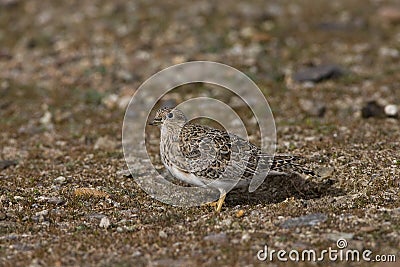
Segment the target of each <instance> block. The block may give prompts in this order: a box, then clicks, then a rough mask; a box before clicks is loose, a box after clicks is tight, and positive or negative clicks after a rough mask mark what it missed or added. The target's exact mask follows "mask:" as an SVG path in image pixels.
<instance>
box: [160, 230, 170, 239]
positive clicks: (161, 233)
mask: <svg viewBox="0 0 400 267" xmlns="http://www.w3.org/2000/svg"><path fill="white" fill-rule="evenodd" d="M158 236H159V237H161V238H167V237H168V235H167V233H165V232H164V231H163V230H161V231H160V232H158Z"/></svg>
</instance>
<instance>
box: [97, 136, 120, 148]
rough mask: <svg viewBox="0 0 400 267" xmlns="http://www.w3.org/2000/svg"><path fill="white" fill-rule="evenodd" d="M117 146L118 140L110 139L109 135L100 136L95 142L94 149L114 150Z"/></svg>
mask: <svg viewBox="0 0 400 267" xmlns="http://www.w3.org/2000/svg"><path fill="white" fill-rule="evenodd" d="M116 147H117V142H115V141H114V140H111V139H109V138H108V137H107V136H103V137H99V138H98V139H97V141H96V143H95V144H94V149H100V150H114V149H115V148H116Z"/></svg>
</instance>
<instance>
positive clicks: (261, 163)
mask: <svg viewBox="0 0 400 267" xmlns="http://www.w3.org/2000/svg"><path fill="white" fill-rule="evenodd" d="M150 124H151V125H159V126H161V140H160V154H161V160H162V162H163V164H164V165H165V167H166V168H167V169H168V171H169V172H170V173H171V174H172V175H173V176H174V177H176V178H177V179H179V180H182V181H184V182H186V183H189V184H193V185H197V186H210V185H209V184H210V183H211V182H214V183H213V185H212V186H211V187H214V188H217V189H218V190H220V192H221V198H220V200H219V201H218V207H217V210H218V211H219V210H220V209H221V206H222V203H223V201H224V198H225V194H226V191H227V190H229V189H230V188H231V187H232V183H234V182H236V181H237V184H236V186H237V187H239V186H247V185H248V184H249V183H250V181H251V179H252V177H253V176H254V175H256V174H257V173H259V170H266V169H268V167H270V171H271V172H273V173H287V172H297V173H302V174H307V175H315V174H314V172H313V171H312V170H309V169H306V168H303V167H302V166H301V165H300V164H298V163H296V162H295V161H296V160H298V158H297V157H295V156H286V155H275V156H274V157H272V156H271V155H267V154H264V153H262V152H261V150H260V148H259V147H257V146H255V145H253V144H252V143H250V142H248V141H247V140H244V139H243V138H241V137H239V136H237V135H234V134H230V133H227V132H225V131H222V130H219V129H215V128H211V127H207V126H203V125H198V124H192V123H187V119H186V117H185V115H184V114H183V112H182V111H180V110H178V109H171V108H162V109H160V110H158V111H157V113H156V116H155V117H154V120H153V121H152V122H151V123H150ZM257 166H258V169H257ZM216 181H217V182H216Z"/></svg>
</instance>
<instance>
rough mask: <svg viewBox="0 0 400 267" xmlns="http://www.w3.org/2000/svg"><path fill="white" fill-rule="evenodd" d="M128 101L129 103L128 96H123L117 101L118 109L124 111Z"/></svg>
mask: <svg viewBox="0 0 400 267" xmlns="http://www.w3.org/2000/svg"><path fill="white" fill-rule="evenodd" d="M130 101H131V97H130V96H123V97H121V98H120V99H119V100H118V107H119V108H120V109H122V110H125V109H126V107H127V106H128V104H129V102H130Z"/></svg>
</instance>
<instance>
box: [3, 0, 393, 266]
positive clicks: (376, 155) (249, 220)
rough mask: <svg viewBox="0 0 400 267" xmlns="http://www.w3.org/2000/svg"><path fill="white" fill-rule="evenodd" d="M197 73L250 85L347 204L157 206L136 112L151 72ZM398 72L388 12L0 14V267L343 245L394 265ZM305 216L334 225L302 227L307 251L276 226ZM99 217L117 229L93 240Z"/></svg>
mask: <svg viewBox="0 0 400 267" xmlns="http://www.w3.org/2000/svg"><path fill="white" fill-rule="evenodd" d="M192 60H210V61H217V62H221V63H224V64H228V65H231V66H233V67H235V68H237V69H239V70H240V71H243V72H244V73H246V74H247V75H248V76H249V77H251V78H252V79H253V80H254V82H255V83H256V84H257V85H258V86H259V87H260V88H261V90H262V91H263V93H264V94H265V96H266V98H267V99H268V101H269V104H270V107H271V109H272V111H273V113H274V116H275V120H276V124H277V136H278V152H282V153H294V154H300V155H303V156H305V157H307V158H308V159H309V160H310V161H311V162H314V163H316V165H318V164H320V165H323V166H329V167H330V168H333V169H334V170H335V172H334V175H333V176H332V178H331V180H332V181H331V183H333V184H334V187H337V188H340V191H341V192H342V193H341V194H340V196H339V195H338V194H335V193H333V195H332V194H328V193H326V192H322V193H321V192H320V191H318V190H319V189H317V187H318V186H317V187H313V188H314V189H315V192H314V191H313V192H312V193H307V192H302V193H293V192H294V191H295V190H294V188H289V189H288V192H289V193H288V192H286V193H285V194H284V195H282V196H280V197H279V196H277V194H278V193H276V192H275V191H274V192H275V193H274V194H275V195H273V197H269V198H266V199H264V200H263V201H261V200H260V201H255V202H245V203H243V202H242V201H241V200H240V199H239V200H235V199H231V200H229V198H228V199H227V203H228V205H227V211H226V212H225V213H223V214H220V215H218V216H217V215H215V214H214V213H212V212H210V211H209V210H207V209H206V208H191V209H188V210H183V209H179V208H173V207H169V206H166V205H163V204H162V203H159V202H157V201H154V200H152V199H150V198H149V197H148V196H147V195H146V194H145V193H144V192H142V191H141V190H140V188H138V187H137V186H136V185H135V183H133V182H132V178H129V177H125V176H124V175H123V173H121V170H124V169H126V167H125V162H124V158H123V154H122V151H121V127H122V121H123V115H124V112H125V108H126V106H127V104H128V103H129V100H130V98H131V97H132V95H133V93H134V92H135V90H136V89H137V88H138V87H139V86H140V84H141V83H142V82H143V81H144V80H146V79H147V78H149V77H150V76H151V75H153V74H154V73H156V72H157V71H160V70H162V69H163V68H166V67H168V66H171V65H173V64H177V63H182V62H186V61H192ZM399 60H400V5H399V2H398V1H397V0H350V1H328V0H320V1H311V0H303V1H288V0H279V1H278V0H270V1H246V2H239V1H232V0H227V1H220V2H216V1H196V2H195V3H190V2H189V1H148V0H146V1H120V0H117V1H101V0H99V1H88V0H83V1H47V0H44V1H22V0H0V128H1V132H0V181H1V182H0V183H1V199H0V200H1V202H0V203H1V205H0V207H1V209H0V223H1V226H2V228H1V235H2V236H4V238H2V239H1V242H2V248H3V249H1V250H0V255H1V258H2V259H1V260H0V263H2V264H3V263H4V264H5V265H7V264H11V263H13V264H17V263H18V264H17V265H29V264H33V265H31V266H40V265H59V266H62V265H68V264H69V265H80V264H82V263H83V262H89V263H92V264H105V265H107V264H111V265H113V264H117V263H120V264H124V263H125V264H127V263H129V262H131V260H132V258H135V259H136V262H137V263H138V264H140V265H147V264H150V263H154V264H156V263H157V262H158V261H160V262H159V263H160V264H161V265H162V264H163V263H165V264H166V265H179V264H180V263H182V264H206V263H208V264H214V263H216V262H220V261H221V260H222V261H223V262H225V263H231V264H233V263H237V262H240V263H243V264H244V263H249V262H252V261H254V259H255V258H254V255H255V253H256V252H257V251H258V249H261V248H262V247H259V245H263V244H264V243H265V242H269V243H270V244H276V246H278V247H279V248H285V247H293V246H295V247H296V246H298V247H303V248H304V247H307V246H310V244H314V245H315V244H320V245H321V246H324V245H325V247H324V248H326V246H327V245H330V243H329V242H331V241H332V240H335V238H336V239H337V237H339V236H340V233H347V234H348V235H347V238H348V239H349V243H352V244H353V245H355V246H358V248H364V247H369V248H372V249H375V250H376V251H386V252H393V253H398V248H399V246H400V239H399V229H398V225H399V224H400V221H399V214H400V212H399V211H398V207H399V178H398V177H399V176H400V175H399V170H398V169H399V164H400V161H399V158H400V154H399V147H400V143H399V140H400V127H399V119H398V118H399V114H398V113H399V112H398V109H399V106H400V72H399V67H400V65H399ZM193 92H194V93H193ZM195 92H196V88H191V92H190V94H193V95H194V94H196V93H195ZM202 94H209V95H212V96H218V93H215V92H214V91H212V90H205V91H202ZM219 97H220V98H223V99H224V96H223V95H220V96H219ZM186 98H187V95H184V93H183V92H182V91H178V92H177V93H174V94H171V95H170V96H168V97H167V98H166V99H165V100H166V101H170V103H179V102H180V101H182V100H183V99H186ZM224 101H225V102H227V103H231V104H232V105H235V104H234V102H235V100H234V99H224ZM230 101H231V102H230ZM240 110H241V109H240V107H238V111H239V113H240ZM150 134H153V135H154V136H157V134H156V133H155V132H154V133H150ZM151 136H152V135H150V137H151ZM150 139H151V138H150ZM156 143H157V142H156V141H153V144H156ZM154 157H155V158H154V160H155V161H156V162H158V163H160V161H159V158H157V155H156V153H155V154H154ZM317 182H318V181H317ZM294 187H295V188H297V189H299V190H300V191H302V189H304V190H305V188H309V187H301V185H299V184H296V185H295V186H294ZM80 188H95V189H96V190H98V192H97V191H90V190H89V191H85V190H83V191H76V189H80ZM292 191H293V192H292ZM82 192H83V193H82ZM85 192H86V193H85ZM88 192H89V193H88ZM278 192H279V191H278ZM88 194H89V196H90V197H89V198H85V196H86V195H88ZM290 196H294V199H293V200H292V201H293V203H292V204H290V205H288V204H287V202H286V204H282V203H275V202H274V199H275V200H276V199H278V200H282V201H283V200H284V199H285V198H287V197H290ZM269 201H272V202H274V203H273V204H271V203H270V202H269ZM229 203H231V205H229ZM232 203H233V204H232ZM237 205H239V207H238V206H237ZM240 205H242V206H240ZM260 205H261V206H260ZM299 207H300V208H299ZM382 208H384V209H386V213H384V212H383V211H382V210H381V209H382ZM238 209H244V210H245V213H244V214H246V215H245V217H244V219H243V220H241V219H239V217H241V216H242V215H241V216H239V217H236V215H235V214H236V212H237V210H238ZM310 212H318V213H322V214H324V215H325V216H326V217H324V218H329V219H328V220H322V223H323V224H322V226H321V227H320V228H319V229H314V228H310V229H311V230H310V229H309V228H307V229H309V230H307V229H306V230H307V231H309V232H311V233H308V234H307V235H308V236H310V237H309V239H307V238H305V237H304V235H303V234H304V231H305V230H304V229H303V230H304V231H303V230H302V228H297V229H299V230H296V231H297V232H294V231H291V230H287V229H283V228H281V227H279V225H280V223H281V222H282V221H284V220H285V219H288V218H289V217H296V216H301V215H303V214H305V213H310ZM199 214H200V215H199ZM250 214H251V216H250ZM340 214H345V215H343V216H344V217H340V216H341V215H340ZM367 214H368V215H367ZM199 216H204V218H203V219H202V220H200V221H199V222H197V218H199ZM246 216H248V217H246ZM104 217H106V218H109V221H111V224H110V223H109V224H108V225H107V224H104V221H103V224H101V226H99V221H100V219H102V218H104ZM339 217H340V218H339ZM215 218H217V219H215ZM344 218H345V219H344ZM160 220H162V221H163V223H159V221H160ZM226 220H228V221H226ZM343 220H347V223H345V224H343V223H342V222H343ZM220 221H225V223H223V224H220ZM184 222H186V223H184ZM233 222H235V223H237V225H236V226H232V225H233V224H234V223H233ZM339 222H340V223H339ZM183 224H185V225H184V226H182V225H183ZM238 225H239V226H238ZM396 225H397V226H396ZM104 226H107V227H104ZM377 226H379V229H378V228H376V227H377ZM99 227H100V229H99ZM381 227H382V228H381ZM102 228H106V229H108V230H107V231H106V230H104V229H102ZM255 229H256V230H257V231H260V232H262V233H263V234H259V235H258V234H254V230H255ZM103 230H104V231H103ZM250 230H251V231H253V234H249V231H250ZM267 232H268V233H269V234H266V233H267ZM209 233H217V234H221V233H223V234H222V235H217V236H212V235H211V237H209V238H208V239H207V238H206V237H207V236H209ZM328 234H329V235H331V236H330V237H329V236H327V235H328ZM171 235H172V236H171ZM99 236H100V237H99ZM332 236H333V237H332ZM166 237H168V238H166ZM99 240H101V242H99ZM115 240H118V242H115ZM132 240H134V241H135V242H133V241H132ZM210 240H211V241H210ZM315 240H319V241H315ZM235 242H236V243H235ZM182 243H183V244H190V245H187V246H186V247H185V246H182V245H181V244H182ZM155 244H156V245H155ZM173 245H174V246H173ZM313 247H314V246H312V248H313ZM233 249H235V251H237V252H238V253H235V254H237V255H235V257H233V258H232V257H230V256H229V255H232V250H233ZM149 251H158V252H157V253H155V254H151V253H150V252H149ZM48 252H51V253H48ZM106 254H107V255H108V256H104V255H106ZM117 256H118V257H117ZM178 259H179V260H178ZM35 264H36V265H35Z"/></svg>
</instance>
